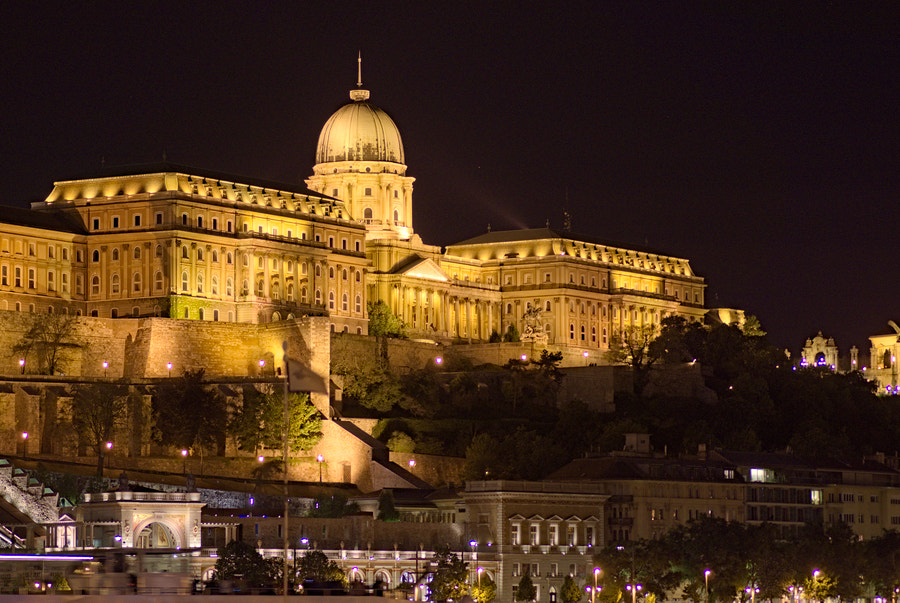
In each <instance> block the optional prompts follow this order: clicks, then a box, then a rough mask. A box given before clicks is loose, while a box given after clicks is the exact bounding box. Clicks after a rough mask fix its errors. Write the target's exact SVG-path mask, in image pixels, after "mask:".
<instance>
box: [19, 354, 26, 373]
mask: <svg viewBox="0 0 900 603" xmlns="http://www.w3.org/2000/svg"><path fill="white" fill-rule="evenodd" d="M19 366H20V367H22V374H23V375H24V374H25V359H24V358H19Z"/></svg>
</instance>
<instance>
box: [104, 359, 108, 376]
mask: <svg viewBox="0 0 900 603" xmlns="http://www.w3.org/2000/svg"><path fill="white" fill-rule="evenodd" d="M108 368H109V363H108V362H107V361H106V360H104V361H103V376H104V377H106V376H107V374H106V373H107V369H108Z"/></svg>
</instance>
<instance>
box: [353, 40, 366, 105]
mask: <svg viewBox="0 0 900 603" xmlns="http://www.w3.org/2000/svg"><path fill="white" fill-rule="evenodd" d="M350 100H352V101H356V102H359V101H365V100H369V91H368V90H363V89H362V51H359V53H358V54H357V55H356V90H351V91H350Z"/></svg>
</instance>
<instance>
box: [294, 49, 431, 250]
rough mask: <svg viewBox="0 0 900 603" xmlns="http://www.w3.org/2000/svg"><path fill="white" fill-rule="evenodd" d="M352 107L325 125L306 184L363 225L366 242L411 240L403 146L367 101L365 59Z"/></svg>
mask: <svg viewBox="0 0 900 603" xmlns="http://www.w3.org/2000/svg"><path fill="white" fill-rule="evenodd" d="M357 62H358V64H359V71H358V78H357V82H356V85H357V88H356V89H355V90H351V91H350V101H351V102H350V103H348V104H346V105H344V106H343V107H341V108H340V109H338V110H337V111H336V112H335V113H334V114H333V115H332V116H331V117H330V118H329V119H328V121H327V122H325V126H324V127H323V128H322V132H321V133H320V134H319V142H318V144H317V146H316V164H315V166H313V175H312V176H311V177H310V178H308V179H307V180H306V185H307V186H308V187H309V188H310V189H312V190H314V191H317V192H320V193H322V194H324V195H328V196H331V197H336V198H338V199H341V200H342V201H344V203H345V204H346V206H347V208H348V210H349V213H350V216H351V217H352V219H353V220H355V221H357V222H361V223H364V224H365V225H366V229H367V235H366V238H367V239H368V240H378V239H393V240H408V239H410V238H411V236H412V234H413V227H412V189H413V181H414V180H415V178H411V177H409V176H407V175H406V163H405V157H404V154H403V141H402V139H401V137H400V130H399V129H398V128H397V125H396V124H395V123H394V121H393V120H392V119H391V118H390V116H389V115H388V114H387V113H385V112H384V111H382V110H381V109H379V108H378V107H376V106H374V105H372V104H371V103H370V102H369V97H370V93H369V91H368V90H364V89H363V88H362V60H361V59H360V58H357Z"/></svg>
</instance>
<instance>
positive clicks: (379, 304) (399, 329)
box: [366, 299, 405, 337]
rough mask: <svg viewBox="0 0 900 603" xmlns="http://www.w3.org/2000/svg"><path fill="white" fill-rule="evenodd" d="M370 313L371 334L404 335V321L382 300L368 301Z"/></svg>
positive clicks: (367, 307) (380, 335)
mask: <svg viewBox="0 0 900 603" xmlns="http://www.w3.org/2000/svg"><path fill="white" fill-rule="evenodd" d="M366 310H367V312H368V313H369V335H372V336H373V337H404V336H405V334H404V332H403V321H402V320H400V319H399V318H398V317H397V316H396V315H395V314H394V313H393V312H391V309H390V307H389V306H388V305H387V304H386V303H384V301H382V300H380V299H379V300H378V301H376V302H367V303H366Z"/></svg>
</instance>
